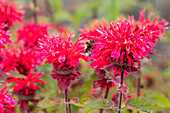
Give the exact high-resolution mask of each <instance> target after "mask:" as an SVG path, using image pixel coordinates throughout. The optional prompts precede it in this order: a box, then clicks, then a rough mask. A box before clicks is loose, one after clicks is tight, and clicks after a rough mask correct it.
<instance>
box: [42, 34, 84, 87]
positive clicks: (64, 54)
mask: <svg viewBox="0 0 170 113" xmlns="http://www.w3.org/2000/svg"><path fill="white" fill-rule="evenodd" d="M64 37H65V35H64V34H62V35H58V34H57V35H56V36H52V35H48V36H46V38H44V39H40V40H39V52H40V56H42V57H44V58H47V61H46V63H52V64H53V67H54V70H53V73H52V74H51V75H52V77H53V78H54V79H57V80H58V87H59V88H60V90H64V89H66V88H67V87H68V86H69V85H70V81H71V80H74V79H76V78H78V76H79V75H80V72H79V71H77V67H78V63H79V59H80V58H85V56H84V55H82V54H81V53H83V52H84V47H83V46H84V42H82V41H79V40H78V41H76V42H75V43H73V42H72V41H71V39H72V38H73V37H74V35H71V34H68V35H67V36H66V38H64Z"/></svg>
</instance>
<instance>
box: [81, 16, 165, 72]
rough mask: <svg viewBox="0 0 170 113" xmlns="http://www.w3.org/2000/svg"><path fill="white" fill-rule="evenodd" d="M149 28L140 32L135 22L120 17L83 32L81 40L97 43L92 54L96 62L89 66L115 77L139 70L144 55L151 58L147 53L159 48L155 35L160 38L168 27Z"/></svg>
mask: <svg viewBox="0 0 170 113" xmlns="http://www.w3.org/2000/svg"><path fill="white" fill-rule="evenodd" d="M158 23H159V24H161V22H158ZM149 25H150V24H149ZM149 25H147V26H145V27H143V26H142V27H139V29H138V30H137V29H135V27H136V24H134V22H132V21H129V20H126V19H125V18H123V17H122V18H118V19H117V22H116V23H115V22H114V21H112V22H110V23H107V21H104V22H103V23H102V24H99V23H97V25H96V24H95V23H93V24H92V26H96V27H92V29H90V28H89V27H86V29H83V30H81V31H82V33H81V34H80V38H81V39H84V38H87V39H91V40H94V41H95V43H96V45H95V47H94V48H93V51H92V55H91V57H92V58H93V59H94V61H93V62H92V63H91V64H90V65H91V66H92V67H93V68H97V69H101V68H103V69H106V70H109V71H114V75H117V74H120V73H121V72H122V71H123V70H124V74H125V75H128V74H129V72H132V71H137V65H136V64H138V65H139V64H140V60H141V59H143V57H144V56H145V57H147V58H150V56H149V54H148V53H153V51H152V48H153V47H155V46H156V43H155V41H153V39H154V36H156V35H154V33H155V34H158V36H159V35H160V33H163V32H164V28H163V27H164V25H165V24H161V25H162V26H161V25H160V26H159V27H160V29H161V30H160V29H159V30H155V29H156V28H154V27H153V28H152V29H151V28H150V26H149ZM155 25H157V24H155ZM152 26H154V22H153V25H152ZM160 31H162V32H160ZM147 32H148V33H147ZM153 32H154V33H153ZM148 34H152V35H148Z"/></svg>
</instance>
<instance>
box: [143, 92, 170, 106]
mask: <svg viewBox="0 0 170 113" xmlns="http://www.w3.org/2000/svg"><path fill="white" fill-rule="evenodd" d="M144 94H145V96H146V97H148V98H150V99H152V101H154V102H156V103H159V104H160V105H165V106H168V107H170V102H169V100H168V99H167V98H166V97H165V96H164V95H163V94H161V93H157V92H154V91H147V92H145V93H144Z"/></svg>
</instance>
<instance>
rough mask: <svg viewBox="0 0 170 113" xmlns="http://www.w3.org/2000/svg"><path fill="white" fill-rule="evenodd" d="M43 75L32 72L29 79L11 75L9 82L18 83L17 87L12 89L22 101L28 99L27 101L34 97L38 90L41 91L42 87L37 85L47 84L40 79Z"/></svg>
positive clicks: (28, 75)
mask: <svg viewBox="0 0 170 113" xmlns="http://www.w3.org/2000/svg"><path fill="white" fill-rule="evenodd" d="M41 75H42V73H31V71H29V72H28V74H27V77H25V78H21V77H15V76H13V75H10V76H11V78H10V79H9V80H8V82H13V83H16V85H14V86H12V87H13V88H14V91H15V93H16V94H18V95H19V97H21V98H22V99H25V98H24V97H27V99H29V98H28V97H33V96H34V95H35V94H36V90H40V87H39V86H37V85H36V83H43V84H46V83H45V82H44V81H43V80H41V79H39V77H40V76H41Z"/></svg>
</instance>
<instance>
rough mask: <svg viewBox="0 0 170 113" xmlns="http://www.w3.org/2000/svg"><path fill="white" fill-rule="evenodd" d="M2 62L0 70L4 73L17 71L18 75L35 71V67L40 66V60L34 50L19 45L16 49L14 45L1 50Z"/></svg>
mask: <svg viewBox="0 0 170 113" xmlns="http://www.w3.org/2000/svg"><path fill="white" fill-rule="evenodd" d="M1 55H2V57H3V58H2V61H0V62H1V65H0V68H1V69H2V70H3V71H4V72H10V71H11V70H15V71H18V72H19V73H20V74H24V75H27V73H28V72H29V71H30V70H31V69H36V65H41V64H42V59H41V58H40V57H38V53H37V51H35V50H34V48H24V47H23V45H20V46H19V47H18V48H17V47H16V46H15V45H14V46H13V47H12V48H11V47H8V48H6V49H2V50H1Z"/></svg>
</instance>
